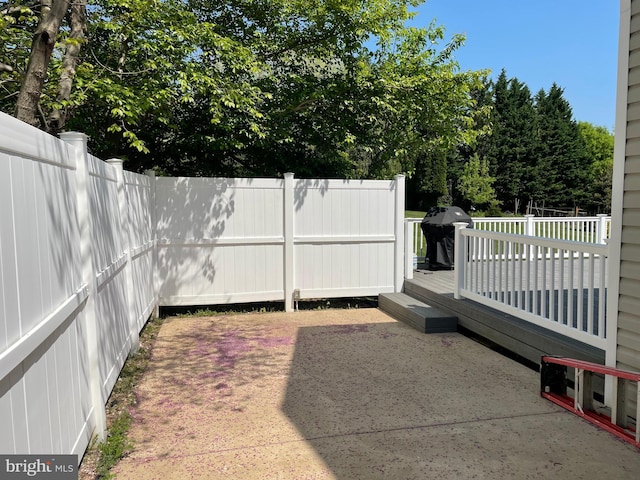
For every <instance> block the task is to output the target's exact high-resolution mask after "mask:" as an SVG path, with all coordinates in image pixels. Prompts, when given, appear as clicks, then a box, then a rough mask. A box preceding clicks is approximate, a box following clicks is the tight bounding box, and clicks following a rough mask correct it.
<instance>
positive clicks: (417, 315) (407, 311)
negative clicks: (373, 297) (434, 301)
mask: <svg viewBox="0 0 640 480" xmlns="http://www.w3.org/2000/svg"><path fill="white" fill-rule="evenodd" d="M378 307H379V308H380V309H381V310H382V311H383V312H386V313H388V314H389V315H391V316H392V317H393V318H395V319H397V320H400V321H401V322H403V323H406V324H407V325H409V326H411V327H413V328H415V329H416V330H418V331H420V332H423V333H444V332H455V331H456V330H457V328H458V318H457V317H456V316H454V315H450V314H448V313H445V312H443V311H442V310H438V309H437V308H434V307H431V306H429V305H427V304H426V303H423V302H421V301H420V300H416V299H415V298H412V297H410V296H409V295H407V294H405V293H381V294H380V295H379V296H378Z"/></svg>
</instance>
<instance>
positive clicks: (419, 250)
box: [405, 215, 611, 279]
mask: <svg viewBox="0 0 640 480" xmlns="http://www.w3.org/2000/svg"><path fill="white" fill-rule="evenodd" d="M472 220H473V228H474V229H475V230H482V231H488V232H495V233H510V234H514V235H528V236H532V237H540V238H550V239H555V240H569V241H574V242H584V243H597V244H602V245H603V244H605V243H606V242H607V239H608V238H609V230H610V225H611V217H610V216H608V215H597V216H595V217H535V216H533V215H525V216H524V217H474V218H472ZM421 222H422V219H421V218H406V219H405V242H406V246H405V251H406V252H407V256H406V266H405V277H406V278H409V279H410V278H413V269H414V268H415V266H416V263H422V262H424V261H425V258H426V252H427V243H426V240H425V237H424V235H423V234H422V230H421V228H420V224H421ZM507 254H508V252H507Z"/></svg>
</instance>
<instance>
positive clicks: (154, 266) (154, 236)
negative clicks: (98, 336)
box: [144, 169, 160, 318]
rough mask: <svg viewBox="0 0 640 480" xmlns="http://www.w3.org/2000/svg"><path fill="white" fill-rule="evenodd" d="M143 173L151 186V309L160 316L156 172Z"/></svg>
mask: <svg viewBox="0 0 640 480" xmlns="http://www.w3.org/2000/svg"><path fill="white" fill-rule="evenodd" d="M144 173H145V175H147V176H148V177H149V182H150V184H151V188H150V191H149V215H151V241H152V242H153V253H152V254H151V282H152V283H151V284H152V285H153V298H154V302H155V308H154V310H153V313H154V316H155V317H156V318H159V317H160V303H159V301H158V297H159V295H160V271H159V265H158V233H157V232H158V213H157V211H158V210H157V205H156V172H155V171H154V170H152V169H150V170H145V172H144Z"/></svg>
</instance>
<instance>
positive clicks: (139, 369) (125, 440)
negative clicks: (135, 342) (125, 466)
mask: <svg viewBox="0 0 640 480" xmlns="http://www.w3.org/2000/svg"><path fill="white" fill-rule="evenodd" d="M161 326H162V319H159V318H151V319H150V320H149V321H148V322H147V324H146V325H145V327H144V329H143V330H142V332H140V348H139V350H138V352H136V353H134V354H131V355H129V358H127V361H126V362H125V364H124V366H123V367H122V371H121V372H120V376H119V377H118V380H117V381H116V384H115V386H114V387H113V391H112V392H111V395H110V396H109V400H108V401H107V404H106V414H107V432H106V436H105V440H104V442H101V443H99V442H96V441H94V442H92V444H91V445H90V446H89V448H88V449H87V452H86V453H85V455H84V457H83V459H82V464H81V465H80V471H79V479H80V480H89V479H91V480H98V479H110V478H113V475H112V474H111V473H110V472H111V469H112V468H113V467H114V466H115V465H116V463H118V460H120V459H121V458H123V457H125V456H126V455H127V454H128V453H129V452H130V451H131V449H132V448H133V442H132V441H131V440H130V439H129V437H128V432H129V428H130V426H131V421H132V417H131V412H130V410H131V409H132V408H133V407H134V406H135V405H136V395H135V388H136V386H137V385H138V383H139V382H140V379H141V378H142V376H143V374H144V373H145V371H146V370H147V367H148V365H149V361H150V359H151V352H152V350H153V345H154V344H155V340H156V337H157V336H158V332H159V331H160V327H161Z"/></svg>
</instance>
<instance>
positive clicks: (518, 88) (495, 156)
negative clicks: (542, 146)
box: [477, 70, 537, 211]
mask: <svg viewBox="0 0 640 480" xmlns="http://www.w3.org/2000/svg"><path fill="white" fill-rule="evenodd" d="M490 90H491V92H492V99H493V110H492V113H491V135H488V136H485V137H483V138H481V140H480V142H479V145H478V149H477V151H479V152H481V153H483V154H484V156H485V158H486V159H487V161H488V163H489V171H490V173H491V175H492V176H494V177H495V184H494V188H495V190H496V195H497V198H498V200H499V201H500V202H501V203H502V204H503V205H505V206H507V205H508V206H511V205H513V210H514V211H518V209H519V205H520V204H521V201H522V200H523V199H524V198H526V197H528V196H529V195H530V189H531V182H532V178H531V172H532V167H533V165H534V163H535V150H536V144H537V139H536V122H537V118H536V112H535V109H534V104H533V100H532V98H531V92H530V91H529V88H528V87H527V86H526V85H525V84H524V83H522V82H520V81H519V80H518V79H516V78H512V79H508V78H507V75H506V72H505V71H504V70H502V71H501V72H500V75H499V76H498V78H497V80H496V82H495V83H494V84H492V85H490Z"/></svg>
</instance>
